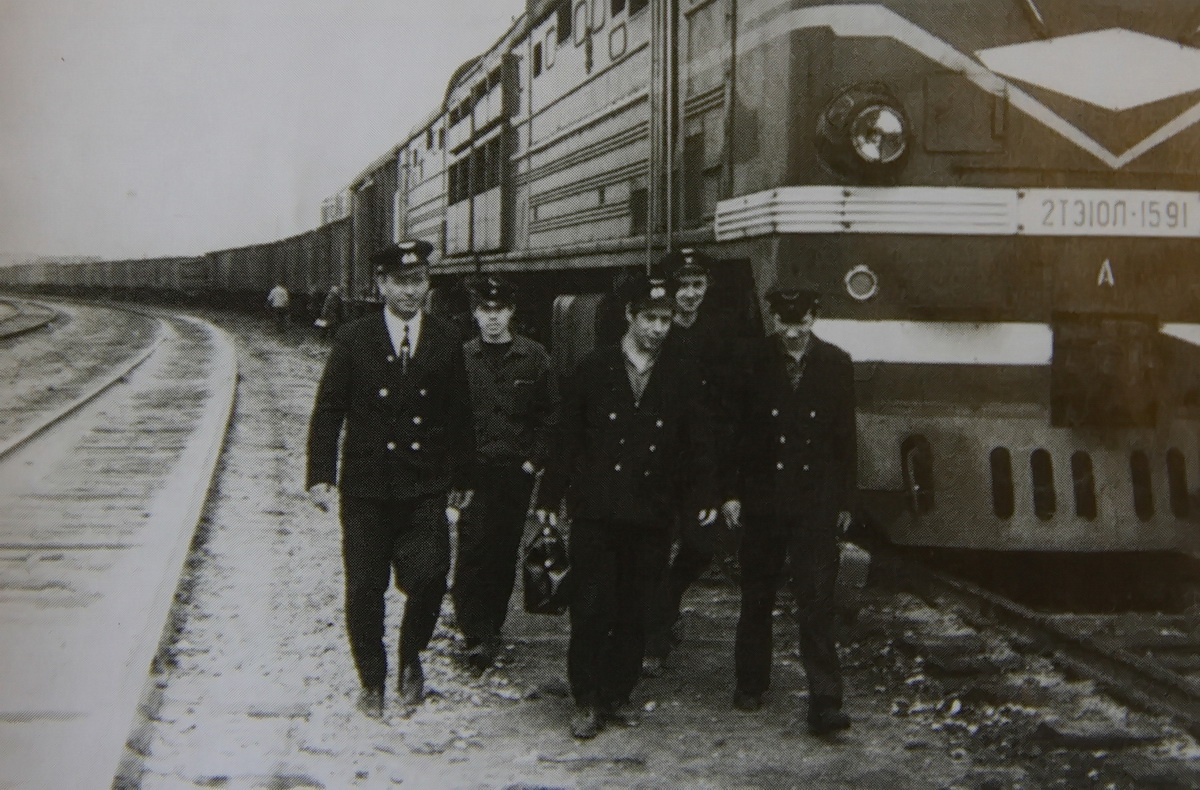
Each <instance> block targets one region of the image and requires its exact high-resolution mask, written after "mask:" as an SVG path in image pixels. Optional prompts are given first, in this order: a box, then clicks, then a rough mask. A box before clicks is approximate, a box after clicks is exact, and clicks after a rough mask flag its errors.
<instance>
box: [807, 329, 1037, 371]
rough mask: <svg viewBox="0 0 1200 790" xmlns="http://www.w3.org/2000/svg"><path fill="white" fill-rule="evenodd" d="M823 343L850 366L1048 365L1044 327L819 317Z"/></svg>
mask: <svg viewBox="0 0 1200 790" xmlns="http://www.w3.org/2000/svg"><path fill="white" fill-rule="evenodd" d="M813 332H815V333H816V334H817V335H818V336H819V337H821V338H822V339H823V340H827V341H829V342H830V343H833V344H834V345H837V346H840V347H841V348H842V349H843V350H845V351H846V353H848V354H849V355H850V357H851V358H852V359H853V360H854V361H855V362H895V363H905V364H923V365H1049V364H1050V357H1051V347H1052V345H1053V332H1052V331H1051V329H1050V325H1049V324H1038V323H1018V322H995V323H965V322H955V321H858V320H854V319H844V318H818V319H817V322H816V323H815V324H814V325H813Z"/></svg>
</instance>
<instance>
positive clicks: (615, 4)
mask: <svg viewBox="0 0 1200 790" xmlns="http://www.w3.org/2000/svg"><path fill="white" fill-rule="evenodd" d="M624 10H625V0H612V12H613V16H616V15H617V14H619V13H621V12H622V11H624Z"/></svg>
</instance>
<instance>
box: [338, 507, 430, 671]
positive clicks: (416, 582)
mask: <svg viewBox="0 0 1200 790" xmlns="http://www.w3.org/2000/svg"><path fill="white" fill-rule="evenodd" d="M445 504H446V498H445V495H434V496H429V497H423V498H418V499H400V500H396V499H391V500H389V499H366V498H360V497H342V505H341V516H342V559H343V562H344V564H345V571H346V628H347V630H348V631H349V634H350V650H351V653H352V654H353V656H354V664H355V666H356V667H357V668H358V676H359V679H360V680H361V681H362V684H363V687H364V688H371V689H381V688H383V685H384V682H385V681H386V679H387V656H386V651H385V650H384V646H383V635H384V595H385V594H386V593H387V586H388V580H389V575H390V574H391V573H392V572H394V573H395V581H396V587H397V588H398V589H399V590H400V591H401V592H403V593H404V595H405V597H406V599H407V600H406V601H405V604H404V617H403V619H402V621H401V625H400V651H399V652H400V666H401V668H402V669H403V667H405V666H408V665H410V664H413V663H416V661H417V659H418V656H419V654H420V652H421V651H422V650H424V649H425V648H426V647H427V646H428V645H429V639H430V637H432V636H433V629H434V626H435V625H437V618H438V612H439V610H440V609H441V605H442V596H443V595H444V594H445V592H446V573H447V571H448V570H449V566H450V538H449V530H448V527H447V524H446V511H445Z"/></svg>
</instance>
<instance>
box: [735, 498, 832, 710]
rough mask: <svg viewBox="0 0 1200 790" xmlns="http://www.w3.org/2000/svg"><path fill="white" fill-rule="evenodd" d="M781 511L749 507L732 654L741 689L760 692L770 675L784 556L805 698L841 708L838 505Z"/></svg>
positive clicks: (813, 704) (815, 703) (826, 705)
mask: <svg viewBox="0 0 1200 790" xmlns="http://www.w3.org/2000/svg"><path fill="white" fill-rule="evenodd" d="M816 511H817V512H816V513H814V514H809V515H802V516H796V517H792V518H787V519H785V518H780V517H775V516H762V515H759V516H755V515H751V514H748V515H747V518H746V531H745V535H744V537H743V539H742V548H741V552H740V554H739V560H740V562H741V566H742V582H741V586H742V604H741V615H740V617H739V618H738V625H737V637H736V642H735V646H734V659H735V665H736V669H737V687H738V690H739V691H742V692H747V693H750V694H755V695H759V694H762V693H763V692H765V691H766V690H767V688H768V686H769V685H770V682H771V659H772V650H773V642H772V633H771V625H772V617H771V615H772V613H773V611H774V609H775V596H776V591H777V590H778V589H779V587H780V582H781V581H783V579H781V574H782V573H783V567H784V559H785V558H786V559H788V560H789V561H790V565H791V579H790V582H791V589H792V594H793V596H795V599H796V622H797V624H798V625H799V627H800V654H801V658H802V659H803V662H804V671H805V674H806V675H807V676H808V691H809V704H810V706H816V707H826V708H829V707H832V708H840V707H841V704H842V673H841V667H840V666H839V663H838V654H837V640H836V634H835V623H836V611H835V602H834V593H835V589H836V583H837V571H838V545H837V528H836V518H837V516H836V513H834V512H830V511H829V510H828V509H826V508H817V509H816Z"/></svg>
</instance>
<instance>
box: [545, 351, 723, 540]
mask: <svg viewBox="0 0 1200 790" xmlns="http://www.w3.org/2000/svg"><path fill="white" fill-rule="evenodd" d="M699 391H700V376H699V373H698V372H697V371H696V369H695V366H694V365H693V364H692V363H691V362H690V361H688V360H686V359H684V358H682V357H679V356H675V355H671V354H665V353H660V354H659V357H658V360H657V361H656V362H655V364H654V368H653V370H652V371H651V373H650V378H649V380H648V381H647V383H646V389H645V391H644V392H643V393H642V398H641V400H640V402H638V403H636V404H635V401H634V396H633V389H632V387H631V386H630V384H629V375H628V373H627V372H626V368H625V355H624V352H623V351H622V350H621V348H620V346H619V345H612V346H603V347H601V348H598V349H596V350H594V351H592V352H591V353H590V354H589V355H588V356H586V357H584V359H583V360H582V361H581V362H580V363H579V366H578V368H576V370H575V372H574V374H572V376H571V377H570V378H569V379H568V380H567V382H566V384H565V385H564V387H563V399H562V408H561V409H560V412H559V421H558V429H557V435H556V442H555V447H554V449H553V452H552V454H551V461H550V464H549V465H548V466H547V467H546V474H545V477H544V478H543V480H542V488H541V492H540V506H541V507H543V508H545V509H548V510H553V509H555V508H557V506H558V503H559V501H561V499H562V497H563V495H564V493H565V494H566V497H567V504H568V508H569V510H570V512H571V515H572V516H573V517H575V518H583V519H590V520H598V521H622V522H631V523H640V524H654V525H662V526H663V528H664V529H665V528H666V524H667V523H668V522H669V519H670V514H671V513H673V512H676V511H677V509H678V508H679V507H680V506H681V505H684V504H690V505H693V506H694V507H695V508H696V510H697V511H698V510H700V509H701V508H711V507H716V506H717V505H718V504H719V503H718V502H717V501H716V500H717V496H716V491H715V490H714V485H715V470H714V461H713V458H714V455H713V447H712V426H711V418H710V416H709V414H708V411H707V409H706V408H705V407H704V404H703V401H702V399H701V398H699V397H697V393H698V392H699Z"/></svg>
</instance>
